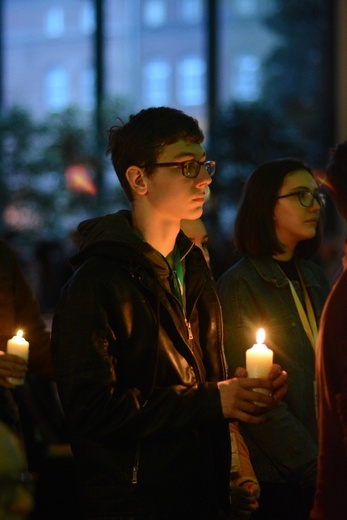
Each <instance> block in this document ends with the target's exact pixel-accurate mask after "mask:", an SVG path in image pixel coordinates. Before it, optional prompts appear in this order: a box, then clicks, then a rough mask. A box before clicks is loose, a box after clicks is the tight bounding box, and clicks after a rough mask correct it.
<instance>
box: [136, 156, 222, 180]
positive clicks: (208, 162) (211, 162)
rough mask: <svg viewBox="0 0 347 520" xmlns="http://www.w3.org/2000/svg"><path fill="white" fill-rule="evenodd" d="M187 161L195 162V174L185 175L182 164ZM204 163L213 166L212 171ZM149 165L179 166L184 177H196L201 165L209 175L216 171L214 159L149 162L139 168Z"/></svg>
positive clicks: (211, 175)
mask: <svg viewBox="0 0 347 520" xmlns="http://www.w3.org/2000/svg"><path fill="white" fill-rule="evenodd" d="M187 163H196V164H197V165H198V166H197V171H196V173H195V175H186V174H185V172H184V165H185V164H187ZM206 164H208V165H211V166H212V167H213V172H212V173H210V172H209V171H208V169H207V168H206ZM151 166H155V167H158V168H160V167H170V166H177V167H178V166H180V167H181V172H182V175H183V177H185V178H186V179H196V177H197V176H198V175H199V173H200V170H201V167H202V166H203V167H204V168H205V169H206V171H207V173H208V174H209V176H210V177H213V176H214V174H215V173H216V161H202V162H200V161H197V160H196V159H188V160H187V161H176V162H174V161H173V162H163V163H149V164H144V165H143V166H141V168H146V167H151Z"/></svg>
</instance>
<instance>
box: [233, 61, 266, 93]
mask: <svg viewBox="0 0 347 520" xmlns="http://www.w3.org/2000/svg"><path fill="white" fill-rule="evenodd" d="M233 87H234V88H233V90H234V91H233V97H234V99H236V100H237V101H245V102H247V101H248V102H250V101H256V100H257V99H258V98H259V97H260V90H261V85H260V60H259V58H258V57H257V56H252V55H245V56H239V57H238V58H237V60H236V68H235V81H234V85H233Z"/></svg>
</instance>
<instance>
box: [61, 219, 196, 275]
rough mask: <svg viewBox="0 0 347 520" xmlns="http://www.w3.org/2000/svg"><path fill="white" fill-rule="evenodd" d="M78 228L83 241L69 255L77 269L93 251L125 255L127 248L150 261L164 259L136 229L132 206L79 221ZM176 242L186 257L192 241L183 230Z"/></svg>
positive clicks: (182, 254)
mask: <svg viewBox="0 0 347 520" xmlns="http://www.w3.org/2000/svg"><path fill="white" fill-rule="evenodd" d="M77 230H78V232H79V234H80V235H81V237H82V243H81V245H80V249H79V252H78V253H77V254H76V255H75V256H73V257H72V258H71V259H70V263H71V265H72V267H73V268H74V269H76V268H77V267H78V266H79V265H81V263H82V262H83V261H84V260H85V259H86V258H88V257H89V256H92V255H94V254H103V255H107V256H116V257H123V258H124V248H126V249H127V250H128V251H129V249H130V250H132V251H133V252H135V253H137V254H139V255H141V257H142V259H143V257H147V258H148V260H149V261H150V262H154V263H158V261H160V263H162V262H163V257H162V255H161V254H160V253H159V252H158V251H156V250H155V249H154V248H153V247H152V246H151V245H150V244H148V243H147V242H145V241H144V240H143V239H142V238H141V237H140V235H138V234H137V233H136V232H135V231H134V229H133V227H132V214H131V212H130V211H129V210H121V211H119V212H117V213H111V214H109V215H105V216H102V217H96V218H92V219H89V220H85V221H83V222H81V224H79V226H78V228H77ZM177 242H178V247H179V250H180V254H181V259H183V258H184V256H185V255H186V254H187V253H188V252H189V251H190V249H191V248H192V247H193V244H192V242H191V241H190V240H189V239H188V238H187V237H186V236H185V235H184V233H183V232H180V233H179V235H178V238H177Z"/></svg>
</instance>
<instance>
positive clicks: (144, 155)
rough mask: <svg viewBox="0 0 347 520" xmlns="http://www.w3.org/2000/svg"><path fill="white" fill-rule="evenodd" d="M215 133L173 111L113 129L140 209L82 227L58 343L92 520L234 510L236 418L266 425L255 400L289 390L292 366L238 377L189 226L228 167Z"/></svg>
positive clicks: (268, 401) (112, 146) (125, 179)
mask: <svg viewBox="0 0 347 520" xmlns="http://www.w3.org/2000/svg"><path fill="white" fill-rule="evenodd" d="M203 137H204V136H203V133H202V131H201V129H200V128H199V125H198V123H197V121H196V120H195V119H193V118H191V117H190V116H187V115H186V114H184V113H182V112H180V111H178V110H175V109H172V108H167V107H159V108H149V109H146V110H142V111H141V112H139V113H138V114H135V115H133V116H130V118H129V121H128V122H127V123H125V124H121V125H119V126H115V127H112V128H111V129H110V130H109V141H108V148H107V151H108V153H109V154H110V155H111V158H112V163H113V166H114V168H115V171H116V173H117V175H118V178H119V180H120V183H121V185H122V187H123V189H124V191H125V193H126V194H127V196H128V198H129V200H130V202H131V211H125V210H123V211H120V212H118V213H116V214H112V215H107V216H104V217H100V218H96V219H92V220H89V221H86V222H84V223H82V224H81V225H80V226H79V231H80V233H81V235H82V236H83V242H82V245H81V248H80V252H79V254H78V255H77V256H76V257H75V258H74V259H73V264H74V266H75V268H76V272H75V274H74V275H73V277H72V278H71V280H70V281H69V283H68V284H67V286H66V287H65V288H64V290H63V292H62V296H61V300H60V303H59V305H58V308H57V311H56V314H55V317H54V322H53V332H52V350H53V356H54V360H55V366H56V371H57V380H58V389H59V393H60V397H61V401H62V404H63V407H64V410H65V413H66V416H67V419H68V422H69V425H70V428H71V444H72V449H73V452H74V456H75V459H76V462H77V465H78V468H79V471H80V478H81V488H82V501H83V506H84V508H83V518H85V519H106V518H107V519H109V520H111V519H112V520H117V519H129V520H130V519H136V520H137V519H139V520H140V519H141V520H150V519H151V520H163V519H166V520H170V519H172V520H173V519H175V520H177V519H188V518H189V519H191V520H193V519H199V520H203V519H206V520H211V519H217V518H221V517H222V516H219V515H226V517H227V515H228V513H229V498H228V496H229V495H228V487H229V469H230V468H229V464H230V453H229V450H230V443H229V434H228V427H227V419H231V418H237V419H239V420H244V421H250V422H253V423H260V422H262V420H263V419H262V418H261V417H260V415H258V414H260V413H261V412H262V411H264V409H263V408H261V407H258V406H256V405H255V404H254V401H255V400H256V401H258V397H256V395H258V396H259V397H261V399H259V400H261V401H262V402H263V403H264V404H265V405H266V406H267V407H266V408H265V410H268V409H269V408H272V407H273V406H275V405H276V404H277V403H278V400H279V398H280V397H281V396H282V395H283V394H284V393H285V390H286V384H285V380H286V374H285V373H282V372H281V370H280V367H279V366H274V367H273V370H272V373H271V375H270V379H269V381H263V382H262V383H261V384H259V383H260V380H259V379H247V378H241V379H237V378H234V379H227V374H226V366H225V362H224V354H223V350H222V340H223V330H222V321H221V315H220V305H219V302H218V299H217V297H216V292H215V289H214V285H213V280H212V278H211V274H210V270H209V269H208V267H207V265H206V262H205V260H204V257H203V254H202V252H201V251H200V249H199V248H196V247H194V246H193V244H192V243H191V241H190V240H189V239H188V238H187V237H186V236H185V235H184V234H183V233H182V232H180V222H181V219H183V218H185V219H195V218H198V217H200V216H201V213H202V207H203V203H204V200H205V195H206V191H207V188H208V186H209V185H210V183H211V180H212V179H211V176H212V175H213V174H214V170H215V163H214V162H213V161H207V160H206V153H205V150H204V149H203V147H202V145H201V143H202V141H203ZM257 386H266V387H268V386H271V387H272V392H273V397H272V398H271V397H269V396H264V395H263V394H260V393H258V394H254V392H253V390H252V388H253V387H257ZM276 389H277V390H276Z"/></svg>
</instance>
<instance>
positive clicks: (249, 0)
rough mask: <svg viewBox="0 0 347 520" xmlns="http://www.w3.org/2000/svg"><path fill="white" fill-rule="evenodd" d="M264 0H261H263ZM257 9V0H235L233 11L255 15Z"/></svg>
mask: <svg viewBox="0 0 347 520" xmlns="http://www.w3.org/2000/svg"><path fill="white" fill-rule="evenodd" d="M263 1H264V0H262V2H263ZM257 9H258V0H235V11H236V12H237V13H238V14H239V15H240V16H252V15H255V14H256V12H257Z"/></svg>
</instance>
